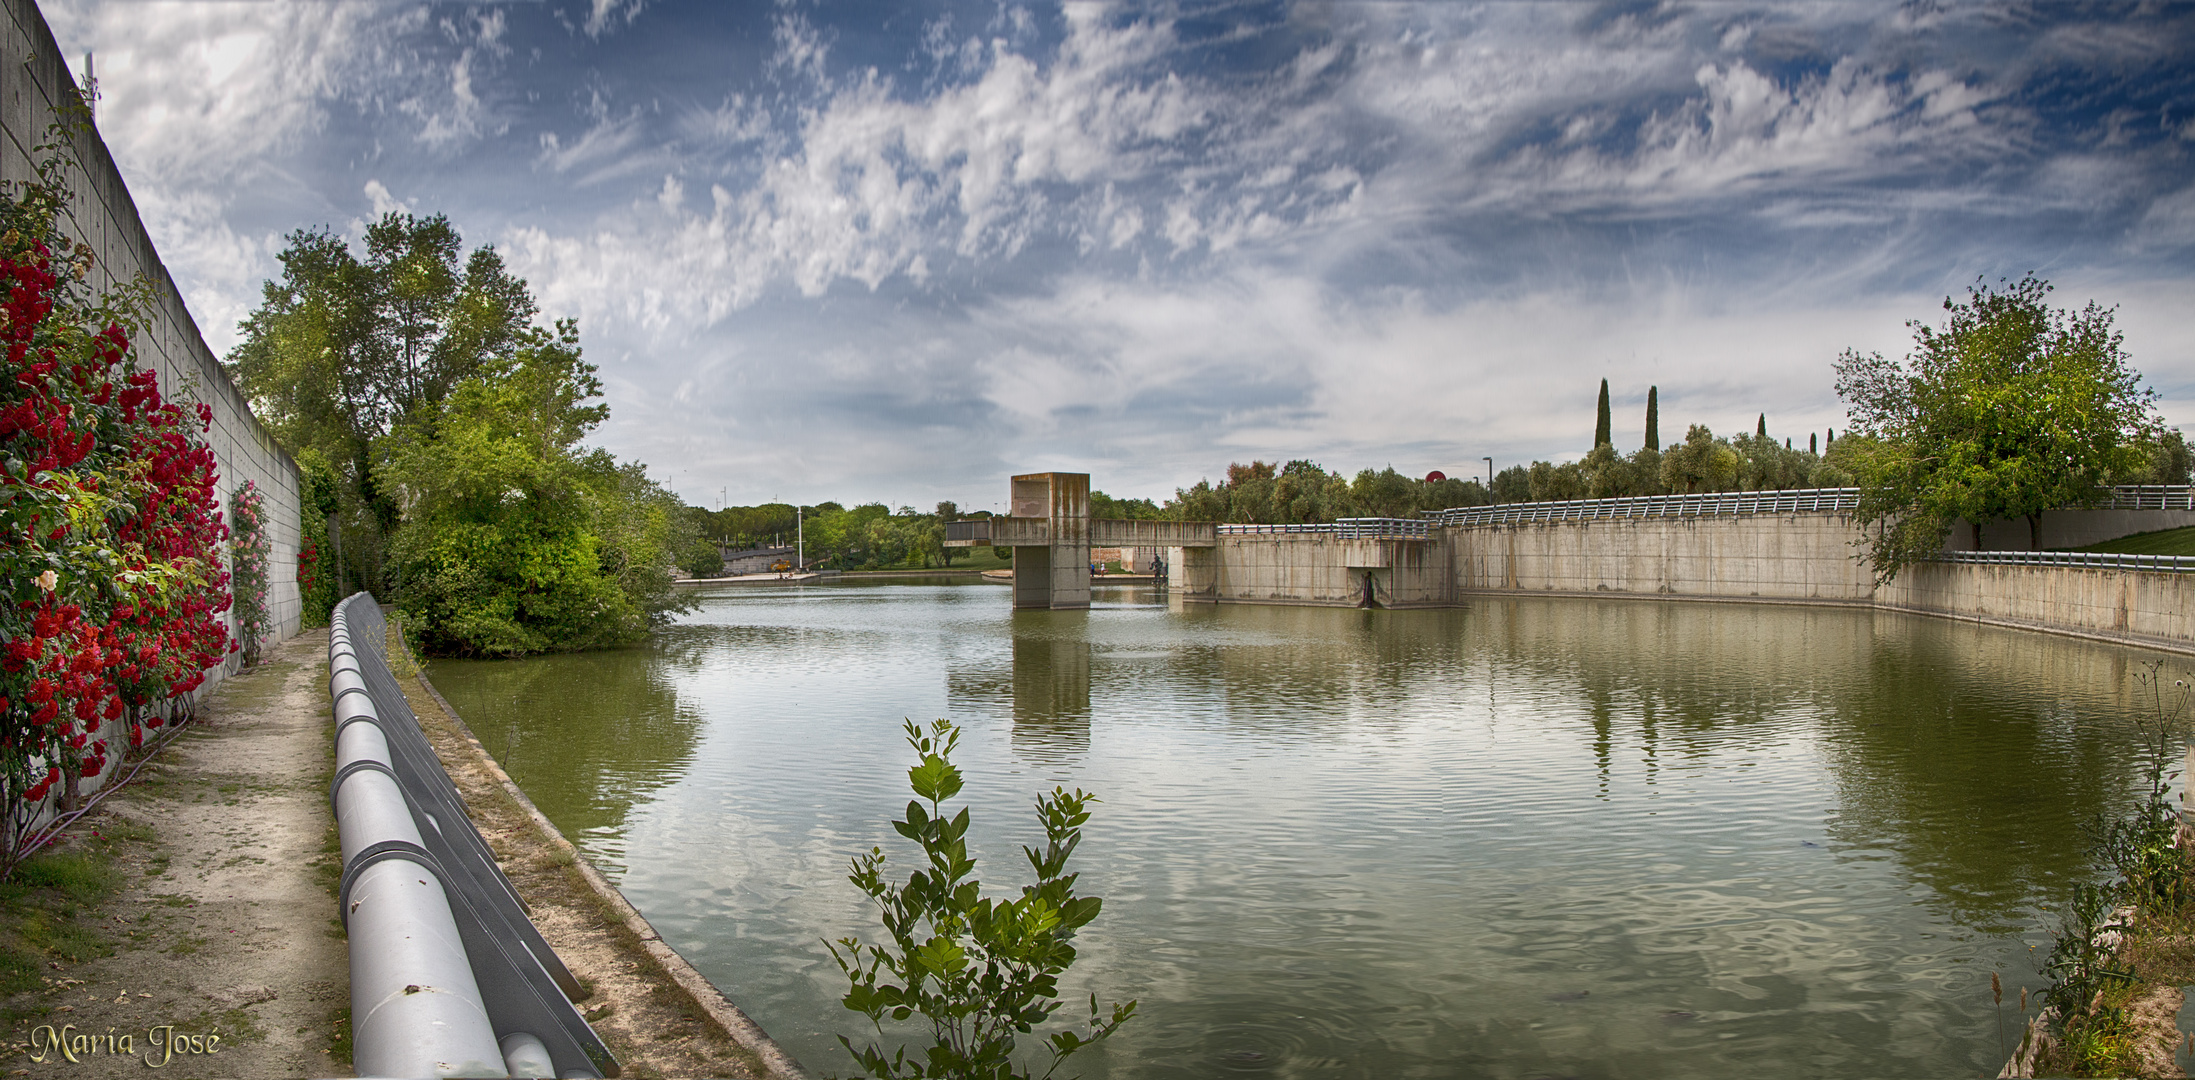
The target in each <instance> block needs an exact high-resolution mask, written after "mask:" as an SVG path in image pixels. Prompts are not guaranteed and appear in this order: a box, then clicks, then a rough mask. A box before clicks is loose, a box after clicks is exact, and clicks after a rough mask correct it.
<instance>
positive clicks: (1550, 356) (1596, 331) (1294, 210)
mask: <svg viewBox="0 0 2195 1080" xmlns="http://www.w3.org/2000/svg"><path fill="white" fill-rule="evenodd" d="M44 10H45V13H46V17H47V19H48V21H49V22H50V23H51V24H52V26H53V29H54V32H55V35H56V37H57V38H59V40H60V42H61V45H62V48H63V50H64V51H65V52H66V53H67V54H68V55H69V56H71V57H72V58H78V57H81V56H82V55H83V54H84V52H85V51H86V50H92V51H94V52H95V53H96V56H97V61H96V63H97V69H98V75H99V78H100V86H101V94H102V100H101V102H100V106H99V109H100V111H99V123H100V127H101V129H102V131H103V132H104V134H105V136H106V138H107V140H108V144H109V145H110V146H111V147H112V148H113V150H114V153H115V157H116V158H117V160H118V161H119V163H120V165H121V168H122V171H123V174H124V176H125V177H126V178H127V179H128V181H129V183H130V186H131V190H132V191H133V192H134V193H135V195H136V197H137V200H138V203H139V206H140V209H141V211H142V212H143V215H144V217H145V220H146V224H147V227H148V228H149V229H150V231H151V233H152V236H153V239H154V241H155V243H156V244H157V245H158V246H159V247H160V249H161V251H162V254H163V256H164V257H165V259H166V261H167V263H168V266H169V268H170V269H171V270H172V271H173V272H174V274H175V276H176V278H177V281H178V283H179V284H180V286H181V287H182V289H183V292H184V296H185V299H186V300H187V301H188V303H189V304H190V306H191V309H192V311H193V313H194V314H195V315H196V317H197V318H198V321H199V324H200V326H201V329H202V330H203V331H204V332H205V334H206V337H207V339H208V341H209V342H210V343H211V344H212V345H213V346H214V348H215V349H216V351H226V350H227V349H228V348H229V347H230V346H231V345H233V344H234V342H235V340H236V330H235V327H236V323H237V321H238V320H239V319H240V318H242V317H243V316H244V315H245V314H246V313H248V312H249V311H250V310H251V308H252V306H253V305H254V304H255V303H256V302H257V299H258V294H259V285H260V282H261V281H262V280H264V279H265V278H267V277H269V276H272V275H273V274H274V273H275V271H276V269H277V264H276V262H275V258H274V256H275V254H276V253H277V252H278V251H280V250H281V248H282V246H283V238H284V236H285V235H286V234H287V233H289V232H290V231H291V230H294V229H298V228H303V227H312V226H322V225H326V226H332V227H334V228H337V229H338V230H348V231H350V232H352V233H353V234H354V235H355V234H356V233H357V232H358V231H360V230H362V228H363V225H364V223H365V222H366V221H367V220H369V219H370V218H372V217H373V216H374V215H376V214H378V213H379V212H382V211H385V210H388V209H392V208H394V209H405V210H409V211H412V212H415V213H420V214H430V213H441V214H447V215H448V216H449V217H450V218H451V219H452V221H453V222H454V223H455V224H456V225H457V226H458V228H459V229H460V230H461V232H462V233H463V234H464V236H465V238H466V239H467V241H468V242H469V243H473V244H482V243H492V244H494V245H495V246H496V247H497V248H498V249H499V250H501V251H502V252H503V253H504V255H505V257H506V258H507V259H509V261H510V262H511V264H512V265H513V266H514V268H515V269H516V270H517V271H518V272H519V273H520V274H522V275H523V276H525V277H526V278H527V279H528V280H529V281H530V282H531V283H532V285H533V288H534V290H535V294H536V296H537V297H538V298H539V299H540V301H541V303H542V308H543V313H544V316H546V317H555V316H576V317H578V318H579V320H580V327H581V334H582V340H583V342H584V344H585V347H586V349H587V355H588V357H589V359H591V360H592V361H594V362H595V363H597V364H599V365H600V367H601V370H602V375H603V378H604V382H605V384H606V385H607V387H608V399H609V403H610V406H611V410H612V412H611V419H610V420H609V422H608V423H606V424H605V425H604V426H603V427H602V428H601V429H600V430H599V432H598V434H597V440H596V441H597V442H599V443H600V444H601V445H604V446H606V447H608V448H609V449H611V450H612V451H614V452H616V453H618V454H619V455H621V456H624V457H629V458H637V459H639V460H642V461H645V462H647V463H648V464H649V465H650V466H651V468H652V471H653V472H654V473H655V475H656V476H657V477H658V478H660V479H662V480H664V481H666V482H667V483H669V484H670V485H671V486H672V487H674V488H675V489H676V490H677V491H679V493H680V494H682V495H683V496H685V497H686V498H687V499H688V500H689V501H691V502H694V503H697V504H701V505H708V506H714V505H716V503H717V500H718V497H719V492H720V491H724V492H727V493H728V496H729V498H730V501H732V502H733V503H748V502H756V501H763V500H767V499H772V498H783V499H787V500H800V501H817V500H821V499H826V498H833V499H838V500H841V501H845V502H849V503H851V502H855V501H867V500H886V501H889V502H891V503H893V504H894V505H898V504H914V505H918V506H927V505H928V504H929V503H930V502H931V501H934V500H936V499H939V498H952V499H956V500H958V501H960V502H961V503H962V505H964V506H971V507H981V506H988V505H991V504H992V503H993V502H995V501H997V500H1000V499H1002V498H1003V497H1004V487H1005V477H1006V475H1008V474H1010V473H1014V472H1023V471H1035V470H1042V469H1067V470H1074V471H1085V472H1089V473H1091V474H1092V479H1093V482H1094V483H1095V484H1096V485H1097V486H1098V487H1099V488H1101V489H1104V490H1106V491H1109V492H1112V493H1114V494H1116V495H1147V496H1153V497H1162V496H1164V495H1166V494H1168V493H1170V492H1171V491H1172V489H1173V488H1174V487H1176V486H1179V485H1185V484H1188V483H1192V482H1194V481H1195V480H1196V479H1197V478H1199V477H1202V476H1217V475H1218V474H1219V473H1220V472H1221V470H1223V469H1224V468H1225V466H1226V465H1227V463H1228V462H1229V461H1248V460H1250V459H1252V458H1264V459H1266V460H1286V459H1289V458H1299V457H1301V458H1310V459H1312V460H1316V461H1318V462H1320V463H1322V464H1324V465H1326V466H1327V467H1329V468H1335V469H1344V470H1348V471H1354V470H1356V469H1358V468H1363V467H1368V466H1369V467H1375V468H1376V467H1380V466H1384V465H1390V464H1392V465H1393V466H1395V467H1396V468H1398V469H1401V470H1404V471H1406V472H1411V473H1423V472H1425V471H1426V470H1429V469H1434V468H1439V469H1444V470H1447V471H1449V472H1452V473H1469V472H1472V471H1474V470H1478V469H1482V468H1483V463H1482V462H1481V460H1480V459H1481V458H1482V457H1484V456H1492V457H1494V458H1495V459H1496V462H1497V463H1498V464H1501V465H1507V464H1511V463H1514V462H1517V461H1522V460H1529V459H1532V458H1556V459H1560V458H1563V457H1567V456H1575V455H1577V454H1580V453H1582V452H1583V451H1584V450H1586V449H1588V447H1587V446H1586V443H1587V442H1588V441H1589V439H1590V436H1591V432H1592V425H1593V402H1594V394H1595V391H1596V389H1597V387H1598V382H1599V380H1600V379H1601V378H1603V377H1605V378H1607V379H1608V380H1609V382H1610V384H1611V387H1612V389H1613V392H1614V395H1615V398H1616V401H1617V416H1618V419H1617V445H1618V448H1619V449H1623V450H1628V449H1631V448H1632V447H1635V446H1636V445H1637V443H1638V441H1639V437H1640V433H1639V430H1638V429H1639V426H1640V412H1641V408H1642V405H1643V401H1644V399H1645V396H1646V389H1647V387H1648V385H1650V384H1658V385H1659V386H1660V388H1661V416H1662V424H1663V433H1664V437H1665V438H1667V437H1669V436H1670V435H1671V434H1676V435H1679V436H1681V434H1682V432H1683V429H1684V426H1685V425H1686V424H1688V423H1706V424H1708V425H1709V426H1711V427H1713V428H1714V429H1715V430H1716V431H1717V432H1720V433H1726V434H1727V433H1732V432H1735V431H1738V430H1741V429H1746V428H1750V427H1751V426H1752V424H1753V421H1754V416H1755V414H1757V413H1760V412H1764V411H1765V412H1766V413H1767V414H1768V418H1769V426H1770V429H1771V430H1772V431H1773V432H1775V433H1777V434H1782V435H1790V436H1793V437H1794V438H1795V439H1796V441H1799V442H1801V443H1803V442H1804V441H1805V438H1806V435H1807V433H1808V432H1810V431H1819V430H1821V429H1822V428H1824V427H1828V426H1835V427H1838V428H1840V429H1841V428H1842V427H1843V426H1844V423H1843V414H1842V409H1841V408H1840V407H1839V404H1838V402H1837V400H1836V396H1835V393H1834V391H1833V390H1832V389H1831V373H1830V364H1831V361H1832V360H1833V359H1834V358H1835V357H1836V355H1837V354H1838V352H1839V351H1841V350H1842V349H1845V348H1847V347H1854V348H1860V349H1878V350H1881V351H1883V352H1886V353H1891V354H1899V353H1902V352H1903V351H1904V350H1905V347H1906V345H1907V343H1908V342H1909V340H1910V332H1909V331H1908V330H1907V329H1906V327H1905V325H1904V323H1905V321H1906V320H1907V319H1911V318H1931V317H1935V316H1939V315H1940V314H1941V312H1940V305H1941V303H1942V301H1943V298H1944V297H1945V296H1946V295H1949V294H1963V292H1964V290H1965V288H1966V287H1967V285H1969V284H1970V283H1972V282H1973V281H1974V280H1975V279H1976V278H1977V277H1986V278H1988V279H1991V280H1995V279H1997V278H2000V277H2017V276H2018V275H2020V274H2021V273H2024V272H2026V271H2030V270H2033V271H2036V272H2039V273H2041V274H2042V275H2043V276H2045V277H2048V278H2049V279H2051V280H2052V281H2053V282H2054V283H2055V284H2056V285H2057V287H2058V292H2057V298H2058V300H2059V301H2060V302H2061V303H2065V304H2069V305H2075V306H2077V305H2079V304H2081V303H2084V302H2086V301H2087V300H2089V299H2096V300H2100V301H2102V302H2104V303H2107V304H2117V305H2119V325H2120V328H2121V329H2122V330H2123V331H2124V332H2125V334H2126V345H2127V349H2128V351H2129V352H2130V353H2131V354H2132V356H2133V360H2134V363H2135V365H2136V366H2137V367H2138V368H2139V369H2140V370H2141V371H2142V372H2144V374H2145V375H2147V376H2148V377H2149V379H2150V381H2151V382H2152V383H2153V384H2154V385H2155V386H2156V387H2157V388H2158V389H2159V390H2160V391H2161V392H2162V393H2163V395H2164V398H2165V401H2164V408H2165V413H2166V419H2167V421H2168V422H2171V423H2174V424H2195V289H2191V288H2190V285H2191V281H2195V163H2191V161H2190V153H2191V151H2195V6H2189V5H2171V4H2166V5H2154V4H2153V5H2147V6H2141V7H2136V6H2127V5H2095V6H2087V5H2073V4H2043V5H2034V6H2026V5H2015V4H2006V3H1989V4H1960V3H1940V4H1939V3H1915V4H1905V5H1898V4H1857V3H1852V4H1845V3H1838V4H1803V3H1799V4H1792V3H1780V4H1774V5H1739V4H1728V5H1723V4H1690V5H1653V4H1638V5H1624V4H1608V5H1594V4H1578V5H1561V4H1522V3H1515V4H1491V5H1471V4H1463V3H1432V4H1363V3H1300V4H1286V3H1218V4H1187V3H1184V4H1172V5H1164V6H1158V5H1146V6H1109V5H1095V4H1092V5H1083V4H1074V5H1068V6H1065V7H1059V6H1053V5H1044V4H1014V3H996V2H993V3H889V4H887V3H870V4H833V3H820V4H814V3H780V4H774V5H772V4H761V3H754V4H719V3H672V2H657V0H592V2H591V4H590V3H577V2H564V3H559V2H557V0H548V2H544V3H507V4H419V3H382V2H374V3H345V2H312V3H253V2H236V0H229V2H220V3H191V2H154V3H148V2H141V0H127V2H123V0H51V2H48V3H46V4H45V6H44ZM77 62H79V63H80V62H81V61H80V60H79V61H77Z"/></svg>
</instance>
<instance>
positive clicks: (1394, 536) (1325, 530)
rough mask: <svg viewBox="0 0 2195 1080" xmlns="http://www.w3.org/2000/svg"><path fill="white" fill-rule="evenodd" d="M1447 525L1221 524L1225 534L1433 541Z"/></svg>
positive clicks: (1347, 521) (1361, 521)
mask: <svg viewBox="0 0 2195 1080" xmlns="http://www.w3.org/2000/svg"><path fill="white" fill-rule="evenodd" d="M1443 524H1445V523H1444V522H1440V521H1436V520H1434V519H1432V518H1341V519H1339V520H1336V521H1329V522H1322V523H1320V524H1316V525H1219V526H1216V527H1215V529H1216V531H1217V532H1218V533H1219V535H1221V536H1291V535H1313V536H1331V537H1334V538H1335V539H1337V540H1430V539H1432V537H1433V534H1434V533H1435V532H1436V531H1437V530H1439V528H1440V527H1441V526H1442V525H1443Z"/></svg>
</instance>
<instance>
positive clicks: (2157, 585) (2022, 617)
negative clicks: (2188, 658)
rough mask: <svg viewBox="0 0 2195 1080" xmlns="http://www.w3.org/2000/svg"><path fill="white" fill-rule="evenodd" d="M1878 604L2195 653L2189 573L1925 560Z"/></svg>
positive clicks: (2194, 581)
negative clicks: (2193, 651) (1927, 561)
mask: <svg viewBox="0 0 2195 1080" xmlns="http://www.w3.org/2000/svg"><path fill="white" fill-rule="evenodd" d="M1875 603H1876V604H1878V605H1880V606H1883V607H1891V608H1900V609H1903V610H1906V611H1920V612H1926V613H1929V614H1935V615H1949V616H1953V617H1956V618H1965V619H1975V620H1978V621H1981V622H1988V623H1995V624H1998V625H2004V626H2023V627H2028V628H2031V629H2037V630H2053V631H2058V632H2063V633H2074V634H2080V635H2082V636H2086V637H2097V638H2104V639H2108V640H2112V641H2124V642H2128V643H2131V644H2141V645H2156V646H2162V647H2166V648H2171V649H2175V650H2177V651H2183V652H2184V651H2191V650H2195V574H2170V573H2155V572H2147V571H2137V570H2089V569H2084V568H2076V567H2060V566H1992V565H1978V564H1972V563H1929V564H1926V565H1922V566H1915V567H1913V568H1911V569H1909V570H1907V571H1906V572H1905V573H1902V574H1900V575H1898V578H1897V580H1895V581H1892V582H1891V583H1890V584H1888V585H1885V586H1883V587H1882V588H1881V589H1879V590H1877V591H1876V594H1875Z"/></svg>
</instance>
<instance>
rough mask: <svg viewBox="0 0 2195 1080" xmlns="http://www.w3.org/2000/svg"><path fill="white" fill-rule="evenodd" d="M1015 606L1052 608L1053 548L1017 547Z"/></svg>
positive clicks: (1015, 553)
mask: <svg viewBox="0 0 2195 1080" xmlns="http://www.w3.org/2000/svg"><path fill="white" fill-rule="evenodd" d="M1014 606H1015V607H1017V608H1048V607H1051V606H1052V549H1051V548H1049V547H1017V548H1015V549H1014Z"/></svg>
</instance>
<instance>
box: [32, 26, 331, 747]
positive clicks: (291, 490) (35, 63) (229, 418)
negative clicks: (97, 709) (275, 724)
mask: <svg viewBox="0 0 2195 1080" xmlns="http://www.w3.org/2000/svg"><path fill="white" fill-rule="evenodd" d="M4 6H5V10H6V16H5V18H4V19H0V71H4V72H6V78H5V80H4V81H0V180H10V181H21V180H26V179H29V178H31V177H32V176H33V175H34V172H33V169H32V163H33V161H34V160H35V158H34V152H33V150H32V148H33V147H35V146H37V145H38V144H39V143H41V142H45V141H47V139H48V135H47V130H48V128H49V127H50V126H51V125H52V123H53V120H54V116H55V107H56V106H57V105H58V104H59V103H60V102H62V101H64V100H66V94H67V92H68V91H69V90H70V89H71V88H73V87H74V86H75V85H76V82H75V79H74V77H73V76H72V75H71V73H70V70H69V67H68V64H67V62H66V61H65V60H64V59H63V58H62V56H61V50H60V48H59V46H57V45H56V44H55V43H54V40H53V33H52V31H51V30H49V29H48V28H47V26H46V21H45V17H44V16H42V15H40V14H39V11H38V5H37V4H35V3H33V2H32V0H4ZM73 150H74V156H75V158H76V160H77V161H78V162H79V163H81V165H82V167H81V168H80V169H76V170H74V171H72V172H71V173H70V186H71V188H72V190H71V192H70V194H71V196H72V205H73V207H74V222H73V227H72V228H71V231H72V232H73V233H74V234H75V235H76V237H77V238H78V239H79V240H81V241H83V242H84V243H87V244H90V245H91V247H92V250H93V251H94V252H96V253H97V256H98V266H97V267H96V269H95V270H94V271H93V273H94V284H95V286H97V287H99V288H102V289H109V288H113V287H115V286H117V285H120V284H123V283H126V282H128V281H131V280H133V279H135V278H138V277H143V278H145V279H146V280H147V281H150V282H151V283H152V286H153V310H152V325H151V327H150V328H149V329H147V330H146V331H145V332H143V333H140V334H139V335H137V337H136V340H135V344H136V347H137V366H138V367H140V368H150V369H152V370H154V371H157V372H159V373H160V392H161V393H162V394H165V395H166V396H167V397H168V398H169V399H170V400H175V401H184V402H204V403H205V404H207V405H210V406H212V407H213V427H212V429H211V430H210V431H208V432H207V433H206V438H207V440H208V441H209V442H210V443H211V444H212V446H213V454H214V459H215V461H217V462H218V463H219V465H220V472H221V479H220V491H221V497H222V510H223V512H224V513H226V512H227V509H228V496H229V493H231V492H233V491H234V490H236V489H237V488H239V487H242V486H243V484H244V481H246V480H250V481H252V482H253V483H254V484H256V485H258V487H259V489H260V490H261V491H263V492H265V494H266V500H267V501H266V507H267V520H268V524H269V532H270V536H269V541H270V543H269V551H268V556H267V562H268V565H267V577H268V582H267V606H268V609H269V614H270V615H271V617H272V619H271V621H272V627H273V637H274V639H275V640H281V639H283V638H287V637H289V636H291V635H293V634H295V633H297V631H298V630H299V628H300V624H301V617H302V614H303V611H304V607H303V604H302V602H301V599H300V597H299V595H298V591H297V545H298V520H299V519H298V502H299V489H300V485H299V482H298V473H297V465H296V463H295V462H293V461H291V460H290V457H289V455H288V454H285V453H283V452H282V448H281V447H279V446H277V445H275V442H274V438H273V437H272V436H271V435H269V434H268V433H267V430H266V428H265V427H263V426H261V425H260V423H259V421H258V419H257V418H256V417H254V416H252V414H251V409H250V407H249V406H248V405H247V404H246V403H245V401H244V396H243V395H242V394H241V393H239V392H238V391H237V388H236V384H235V383H234V382H232V381H231V380H230V379H229V377H228V375H227V373H225V372H223V371H222V370H221V363H220V360H219V358H217V357H215V356H214V354H213V350H212V349H210V348H208V347H207V346H206V342H205V339H204V338H202V337H200V336H199V333H198V324H197V323H196V322H194V321H192V319H191V314H190V311H189V309H188V308H186V307H185V306H184V304H183V298H182V295H181V294H180V293H178V292H177V291H176V288H175V281H174V279H173V278H171V277H169V276H168V271H167V267H165V266H163V265H162V264H161V262H160V255H159V253H158V252H156V251H154V250H153V246H152V238H151V237H150V236H148V235H147V234H146V232H145V226H144V223H143V222H141V221H140V220H138V216H137V204H136V202H135V201H134V200H132V199H131V198H130V193H129V189H128V188H127V187H126V186H124V184H123V183H122V174H121V173H120V172H119V171H117V170H116V169H115V166H114V159H113V158H112V157H111V156H109V154H108V153H107V147H106V144H105V143H104V142H103V141H101V140H100V138H99V137H98V135H97V134H96V133H95V132H84V133H80V134H78V135H77V136H76V137H75V138H74V140H73ZM234 618H235V616H234V614H233V613H232V614H231V615H230V619H231V622H230V627H229V628H230V630H231V632H232V633H233V632H234V630H235V628H236V627H235V623H234ZM236 664H237V660H236V659H235V658H232V659H231V660H230V661H229V662H228V663H227V664H224V665H223V666H222V669H221V670H220V671H218V672H215V673H214V675H213V679H218V678H220V677H222V676H225V675H227V674H229V673H230V672H232V671H234V670H235V667H236ZM209 681H211V680H209ZM117 757H119V755H117Z"/></svg>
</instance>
